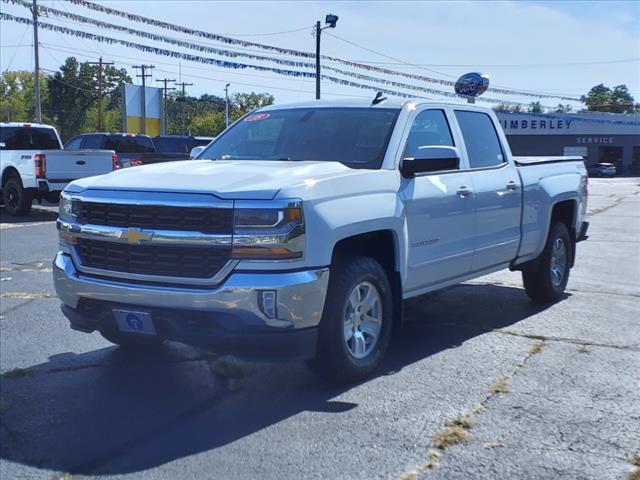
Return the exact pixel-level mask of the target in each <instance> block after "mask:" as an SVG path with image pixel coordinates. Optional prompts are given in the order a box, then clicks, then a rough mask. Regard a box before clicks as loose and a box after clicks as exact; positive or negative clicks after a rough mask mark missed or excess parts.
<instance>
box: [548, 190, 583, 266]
mask: <svg viewBox="0 0 640 480" xmlns="http://www.w3.org/2000/svg"><path fill="white" fill-rule="evenodd" d="M575 214H576V202H575V200H565V201H562V202H558V203H556V204H555V205H554V206H553V210H552V211H551V224H550V226H549V228H551V225H552V224H553V222H555V221H558V222H562V223H564V224H565V226H566V227H567V230H569V236H570V237H571V259H570V262H571V266H572V267H573V265H574V263H575V258H576V235H577V234H576V229H575Z"/></svg>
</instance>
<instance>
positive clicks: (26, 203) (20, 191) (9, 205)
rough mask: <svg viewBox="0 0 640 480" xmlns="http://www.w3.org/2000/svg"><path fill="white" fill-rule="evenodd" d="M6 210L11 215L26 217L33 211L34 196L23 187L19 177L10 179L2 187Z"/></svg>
mask: <svg viewBox="0 0 640 480" xmlns="http://www.w3.org/2000/svg"><path fill="white" fill-rule="evenodd" d="M2 200H3V201H4V208H5V210H6V211H7V213H8V214H9V215H13V216H21V215H26V214H27V213H29V210H31V203H32V201H33V196H32V195H31V193H30V192H29V191H28V190H26V189H25V188H24V187H23V186H22V181H20V178H19V177H16V176H13V177H10V178H9V179H8V180H7V181H6V183H5V184H4V185H3V187H2Z"/></svg>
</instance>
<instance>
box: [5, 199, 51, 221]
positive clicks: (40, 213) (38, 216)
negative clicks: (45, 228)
mask: <svg viewBox="0 0 640 480" xmlns="http://www.w3.org/2000/svg"><path fill="white" fill-rule="evenodd" d="M42 206H47V207H49V208H42V207H41V206H39V205H38V204H37V203H36V202H34V203H33V207H32V208H31V211H30V212H29V214H28V215H25V216H23V217H12V216H11V215H9V214H8V213H7V211H6V210H5V208H4V206H2V207H0V223H7V224H20V223H32V222H53V221H55V220H56V219H57V218H58V209H57V208H54V207H56V205H55V204H53V203H44V202H43V205H42Z"/></svg>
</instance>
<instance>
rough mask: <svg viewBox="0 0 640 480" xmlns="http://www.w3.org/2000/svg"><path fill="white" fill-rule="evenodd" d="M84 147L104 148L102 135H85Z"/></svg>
mask: <svg viewBox="0 0 640 480" xmlns="http://www.w3.org/2000/svg"><path fill="white" fill-rule="evenodd" d="M83 148H87V149H96V150H99V149H101V148H102V135H88V136H86V137H85V140H84V146H83Z"/></svg>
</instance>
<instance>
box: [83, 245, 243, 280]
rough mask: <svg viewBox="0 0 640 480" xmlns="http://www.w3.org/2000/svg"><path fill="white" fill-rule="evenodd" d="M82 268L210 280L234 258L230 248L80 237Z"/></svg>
mask: <svg viewBox="0 0 640 480" xmlns="http://www.w3.org/2000/svg"><path fill="white" fill-rule="evenodd" d="M76 249H77V250H76V251H77V253H78V255H79V257H80V260H81V262H82V265H83V266H85V267H89V268H95V269H100V270H108V271H113V272H122V273H136V274H143V275H156V276H168V277H186V278H205V279H206V278H211V277H213V276H214V275H215V274H216V273H218V271H219V270H220V269H221V268H222V267H223V266H224V265H225V264H226V263H227V261H228V260H229V259H230V258H231V247H215V248H198V247H164V246H162V247H160V246H155V245H129V244H124V243H116V242H108V241H101V240H90V239H86V238H79V239H78V244H77V247H76Z"/></svg>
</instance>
